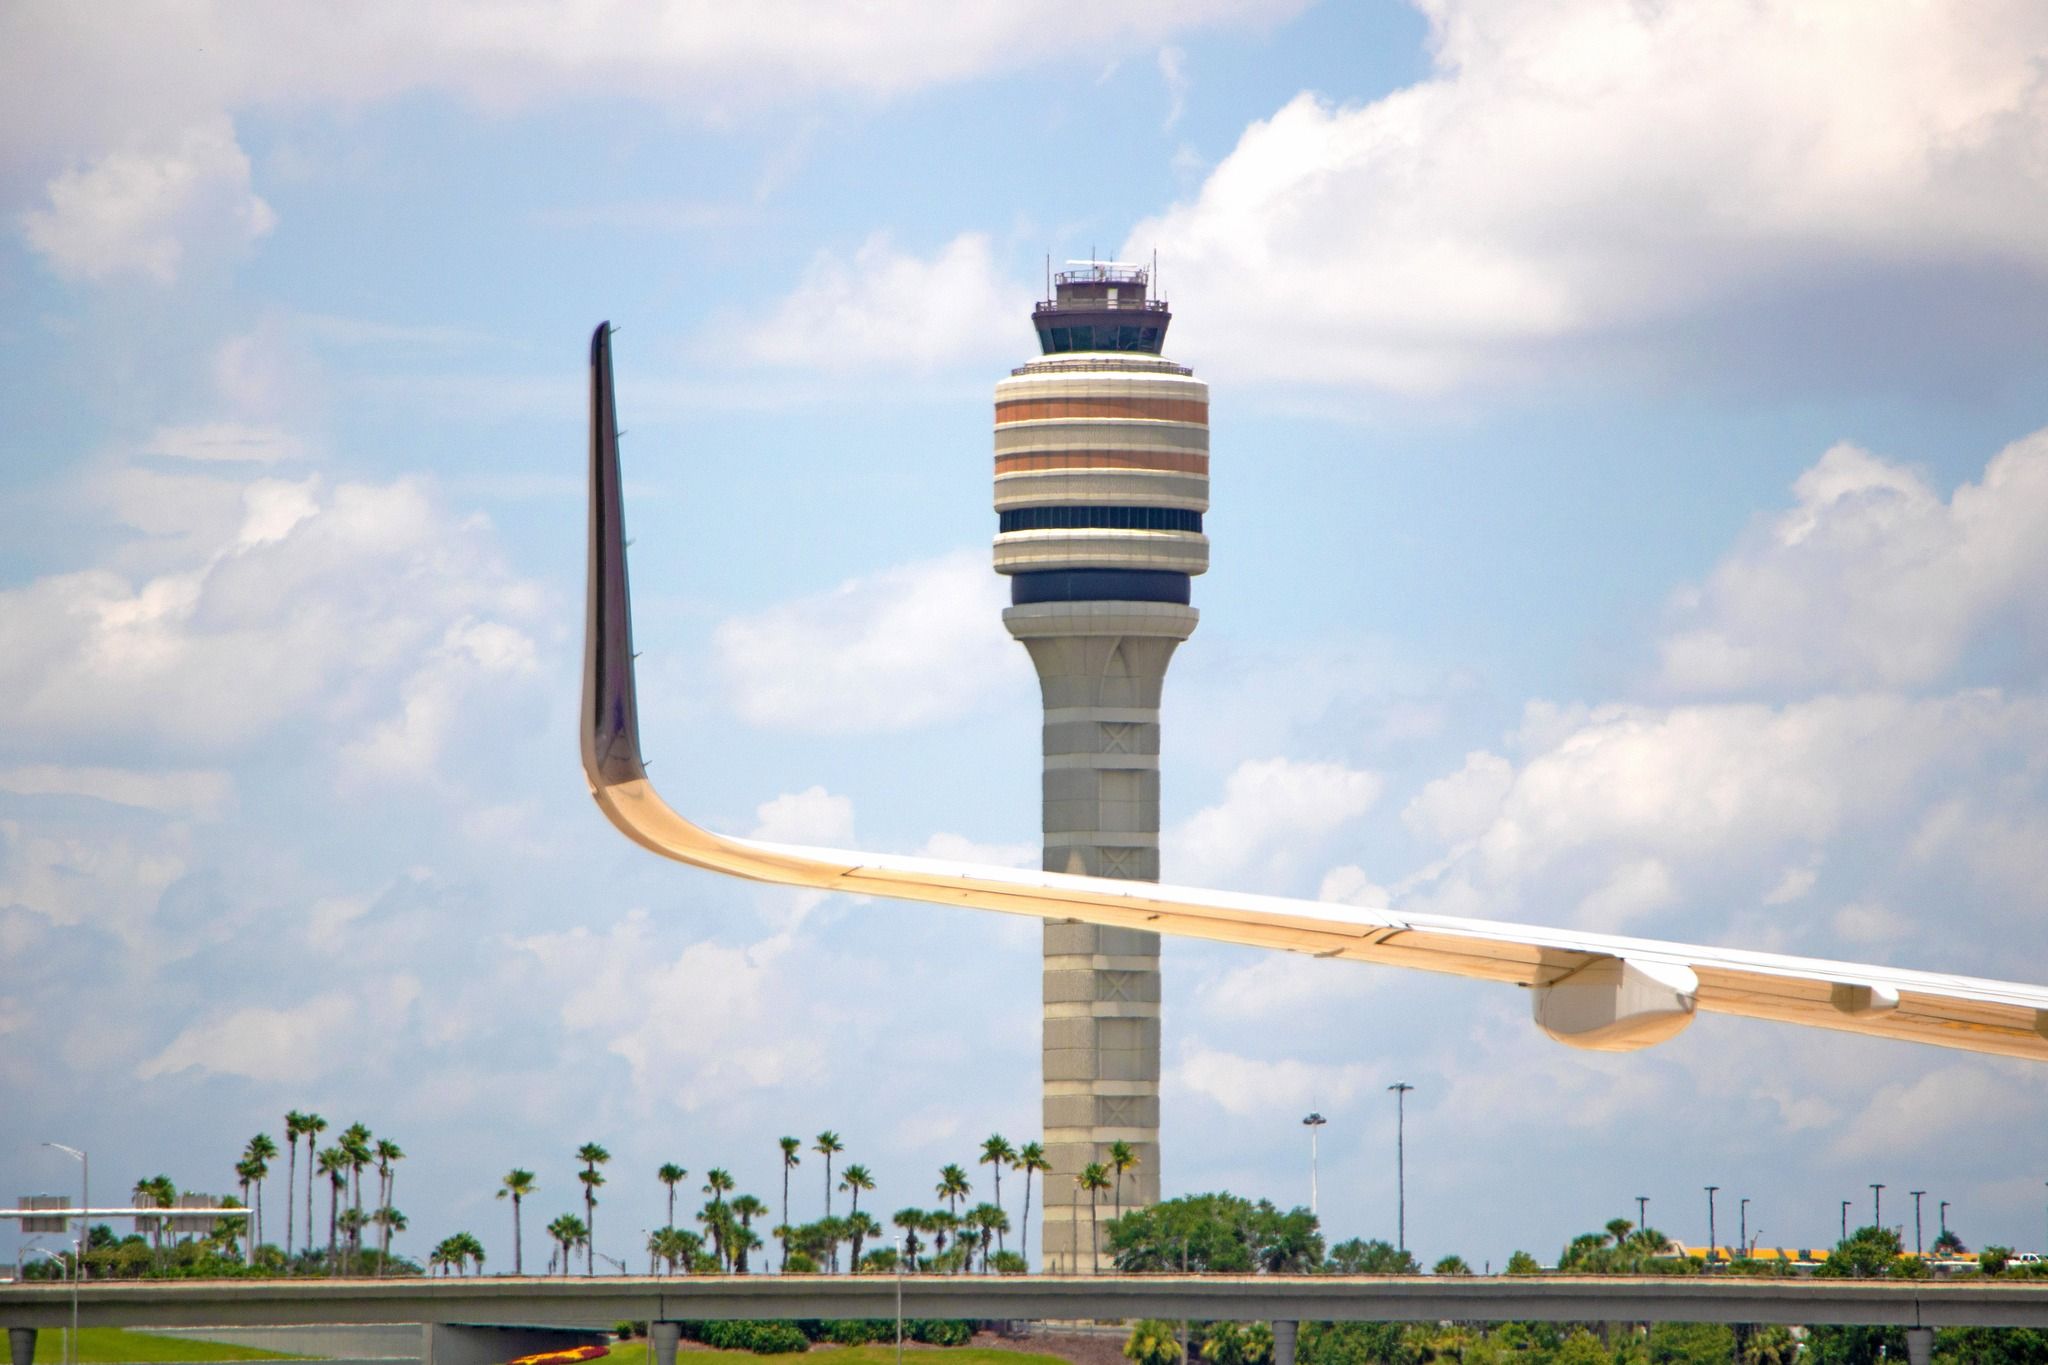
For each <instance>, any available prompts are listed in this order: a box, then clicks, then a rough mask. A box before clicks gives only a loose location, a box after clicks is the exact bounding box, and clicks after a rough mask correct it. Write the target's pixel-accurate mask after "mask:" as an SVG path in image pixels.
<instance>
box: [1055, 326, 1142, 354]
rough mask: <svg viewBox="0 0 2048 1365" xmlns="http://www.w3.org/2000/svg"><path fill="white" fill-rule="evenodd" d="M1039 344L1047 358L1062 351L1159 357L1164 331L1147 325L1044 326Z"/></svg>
mask: <svg viewBox="0 0 2048 1365" xmlns="http://www.w3.org/2000/svg"><path fill="white" fill-rule="evenodd" d="M1038 336H1039V342H1040V345H1041V346H1042V347H1043V349H1044V351H1045V353H1046V354H1047V355H1055V354H1058V353H1059V352H1062V351H1142V352H1145V353H1147V354H1149V355H1158V354H1159V344H1160V339H1161V337H1162V336H1163V329H1161V328H1160V327H1158V326H1155V325H1147V324H1145V323H1117V322H1096V323H1088V322H1082V323H1069V324H1068V325H1066V326H1064V327H1054V326H1050V325H1046V324H1041V325H1040V327H1039V331H1038Z"/></svg>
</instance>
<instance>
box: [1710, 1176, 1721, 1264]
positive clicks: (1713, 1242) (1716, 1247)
mask: <svg viewBox="0 0 2048 1365" xmlns="http://www.w3.org/2000/svg"><path fill="white" fill-rule="evenodd" d="M1720 1188H1721V1187H1720V1186H1719V1185H1709V1186H1707V1260H1708V1261H1709V1262H1711V1261H1712V1260H1713V1259H1714V1256H1715V1253H1716V1252H1717V1251H1719V1250H1720V1246H1719V1243H1718V1242H1717V1241H1716V1239H1715V1237H1714V1191H1715V1190H1718V1189H1720Z"/></svg>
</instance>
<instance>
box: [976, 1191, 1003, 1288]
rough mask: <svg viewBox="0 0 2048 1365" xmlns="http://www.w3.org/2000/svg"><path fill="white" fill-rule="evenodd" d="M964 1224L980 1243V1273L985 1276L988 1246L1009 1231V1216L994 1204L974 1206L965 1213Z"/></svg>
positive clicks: (987, 1262) (987, 1263)
mask: <svg viewBox="0 0 2048 1365" xmlns="http://www.w3.org/2000/svg"><path fill="white" fill-rule="evenodd" d="M966 1222H967V1226H968V1227H969V1228H971V1229H973V1231H974V1234H975V1236H976V1238H977V1239H978V1240H979V1241H980V1243H981V1271H982V1274H984V1275H986V1274H987V1273H988V1270H989V1259H988V1258H989V1248H990V1245H991V1244H992V1243H993V1242H994V1241H995V1240H996V1238H998V1237H1000V1236H1001V1235H1002V1234H1003V1233H1004V1232H1006V1231H1008V1230H1009V1227H1010V1215H1009V1214H1007V1213H1004V1212H1003V1210H1002V1208H1001V1207H1000V1206H999V1205H996V1204H976V1205H975V1206H974V1207H973V1208H971V1209H969V1210H968V1211H967V1219H966Z"/></svg>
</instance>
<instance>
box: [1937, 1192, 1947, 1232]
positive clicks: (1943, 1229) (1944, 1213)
mask: <svg viewBox="0 0 2048 1365" xmlns="http://www.w3.org/2000/svg"><path fill="white" fill-rule="evenodd" d="M1939 1212H1940V1214H1941V1237H1940V1239H1939V1240H1941V1241H1944V1242H1945V1241H1947V1240H1948V1200H1946V1199H1944V1200H1942V1201H1941V1208H1940V1210H1939Z"/></svg>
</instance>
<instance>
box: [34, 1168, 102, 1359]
mask: <svg viewBox="0 0 2048 1365" xmlns="http://www.w3.org/2000/svg"><path fill="white" fill-rule="evenodd" d="M43 1146H45V1147H49V1148H53V1149H54V1150H56V1151H59V1152H62V1153H63V1154H64V1155H66V1156H68V1157H70V1158H71V1159H72V1160H74V1161H76V1162H77V1163H78V1240H77V1241H76V1242H73V1243H72V1244H71V1245H72V1253H71V1336H72V1339H73V1340H74V1341H75V1340H76V1339H77V1337H78V1277H79V1276H80V1275H81V1274H83V1273H84V1272H85V1248H86V1246H87V1244H88V1243H90V1242H91V1240H92V1238H91V1236H90V1234H88V1233H87V1231H86V1213H85V1211H86V1210H87V1209H89V1208H91V1207H92V1162H91V1161H89V1160H87V1159H86V1155H85V1153H84V1151H82V1150H81V1149H79V1148H77V1147H67V1146H65V1145H64V1144H63V1143H61V1142H46V1143H44V1144H43Z"/></svg>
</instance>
